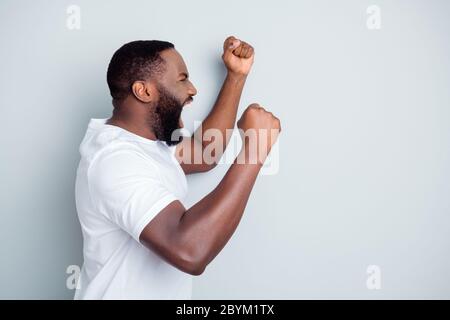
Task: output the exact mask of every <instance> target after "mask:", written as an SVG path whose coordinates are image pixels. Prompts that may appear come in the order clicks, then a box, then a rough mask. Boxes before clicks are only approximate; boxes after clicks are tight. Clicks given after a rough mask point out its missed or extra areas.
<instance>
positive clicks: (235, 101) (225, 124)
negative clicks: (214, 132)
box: [194, 72, 247, 153]
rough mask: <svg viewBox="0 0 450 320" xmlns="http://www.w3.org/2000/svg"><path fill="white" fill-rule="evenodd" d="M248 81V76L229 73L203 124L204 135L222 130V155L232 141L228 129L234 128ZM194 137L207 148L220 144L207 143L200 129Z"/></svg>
mask: <svg viewBox="0 0 450 320" xmlns="http://www.w3.org/2000/svg"><path fill="white" fill-rule="evenodd" d="M246 79H247V76H246V75H240V74H234V73H230V72H228V73H227V76H226V78H225V80H224V82H223V85H222V88H221V90H220V92H219V95H218V97H217V100H216V102H215V103H214V106H213V108H212V110H211V112H210V113H209V115H208V116H207V117H206V118H205V120H204V121H203V122H202V126H201V132H202V133H205V132H206V131H207V130H208V129H218V130H220V132H221V136H222V141H221V142H220V143H221V147H222V150H218V151H222V152H221V153H223V151H224V150H225V148H226V146H227V144H228V142H229V139H230V136H229V135H228V136H227V134H226V131H227V129H233V128H234V124H235V122H236V113H237V109H238V107H239V101H240V99H241V94H242V90H243V88H244V84H245V81H246ZM194 137H195V138H196V139H197V140H200V142H201V144H202V146H203V147H206V146H207V145H209V144H210V143H219V142H218V141H213V142H211V141H205V139H203V135H202V134H200V128H199V129H197V131H196V133H195V134H194ZM216 150H217V149H216Z"/></svg>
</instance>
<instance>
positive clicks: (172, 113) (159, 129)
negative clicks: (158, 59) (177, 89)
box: [151, 85, 183, 146]
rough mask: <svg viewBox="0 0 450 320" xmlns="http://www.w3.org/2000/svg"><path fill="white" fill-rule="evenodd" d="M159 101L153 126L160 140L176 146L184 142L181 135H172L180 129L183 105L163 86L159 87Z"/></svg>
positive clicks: (154, 114)
mask: <svg viewBox="0 0 450 320" xmlns="http://www.w3.org/2000/svg"><path fill="white" fill-rule="evenodd" d="M158 91H159V100H158V102H157V104H156V106H155V111H154V113H153V119H152V122H151V126H152V129H153V132H154V133H155V135H156V138H157V139H158V140H161V141H164V142H166V143H167V145H169V146H173V145H176V144H178V143H180V142H181V141H182V140H183V136H182V135H181V134H174V135H173V140H172V134H173V132H174V131H175V130H177V129H180V123H179V121H180V117H181V111H182V110H183V103H180V102H179V101H178V100H177V99H176V98H175V97H174V96H173V95H172V94H170V93H169V92H168V91H167V90H166V89H165V88H164V87H163V86H161V85H159V86H158Z"/></svg>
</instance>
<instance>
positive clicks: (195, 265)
mask: <svg viewBox="0 0 450 320" xmlns="http://www.w3.org/2000/svg"><path fill="white" fill-rule="evenodd" d="M179 261H180V263H179V264H178V266H177V268H178V269H179V270H181V271H183V272H185V273H188V274H190V275H192V276H199V275H201V274H203V272H204V271H205V269H206V263H204V262H203V259H200V258H198V257H196V256H194V255H190V254H184V255H182V256H181V257H180V259H179Z"/></svg>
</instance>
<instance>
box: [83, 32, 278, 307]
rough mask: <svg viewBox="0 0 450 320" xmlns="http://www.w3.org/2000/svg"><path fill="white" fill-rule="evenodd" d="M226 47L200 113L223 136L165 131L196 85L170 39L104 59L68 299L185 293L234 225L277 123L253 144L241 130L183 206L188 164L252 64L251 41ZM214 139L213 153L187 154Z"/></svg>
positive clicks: (246, 126) (253, 115)
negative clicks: (102, 115) (209, 178)
mask: <svg viewBox="0 0 450 320" xmlns="http://www.w3.org/2000/svg"><path fill="white" fill-rule="evenodd" d="M223 50H224V51H223V56H222V59H223V61H224V64H225V67H226V69H227V74H226V77H225V80H224V82H223V85H222V88H221V90H220V92H219V94H218V97H217V100H216V102H215V103H214V106H213V107H212V109H211V111H210V113H209V114H208V116H207V117H206V118H205V119H204V121H203V122H202V130H203V131H204V132H206V131H207V130H208V129H215V130H219V131H220V132H221V133H222V135H221V139H206V138H204V137H203V135H195V134H193V135H192V136H190V137H187V136H186V137H177V138H174V132H175V131H177V130H178V129H180V128H181V127H183V122H182V120H181V111H182V109H183V107H185V106H187V105H188V104H189V103H190V102H191V101H192V100H193V97H194V96H195V95H196V94H197V90H196V88H195V87H194V85H193V84H192V83H191V81H190V79H189V72H188V70H187V67H186V64H185V62H184V61H183V58H182V57H181V55H180V53H179V52H178V51H177V50H176V49H175V47H174V45H173V44H171V43H169V42H165V41H158V40H151V41H133V42H130V43H127V44H125V45H123V46H122V47H121V48H119V49H118V50H117V51H116V52H115V53H114V55H113V57H112V58H111V61H110V63H109V66H108V71H107V83H108V86H109V90H110V93H111V96H112V104H113V107H114V109H113V115H112V117H111V118H109V119H91V120H90V122H89V125H88V128H87V131H86V134H85V136H84V138H83V141H82V142H81V145H80V154H81V160H80V163H79V166H78V170H77V178H76V186H75V194H76V206H77V212H78V217H79V220H80V224H81V229H82V233H83V241H84V242H83V257H84V264H83V267H82V271H81V275H80V278H79V280H78V281H79V283H78V286H77V287H78V288H77V291H76V293H75V299H190V298H191V287H192V276H193V275H200V274H202V273H203V271H204V270H205V268H206V267H207V265H208V264H209V263H210V262H211V261H212V260H213V259H214V258H215V257H216V256H217V254H218V253H219V252H220V251H221V250H222V249H223V247H224V246H225V245H226V243H227V242H228V240H229V239H230V237H231V236H232V234H233V232H234V231H235V230H236V228H237V226H238V224H239V221H240V219H241V217H242V214H243V212H244V209H245V206H246V204H247V200H248V198H249V195H250V193H251V190H252V188H253V185H254V183H255V180H256V178H257V175H258V173H259V171H260V169H261V167H262V164H263V163H264V160H265V158H266V157H267V155H268V154H269V152H270V149H271V147H272V145H273V144H274V143H275V141H276V139H277V134H276V135H275V136H273V135H272V136H269V134H270V133H269V134H267V135H266V134H264V135H260V134H259V135H257V136H256V140H257V145H258V148H257V151H256V152H255V151H254V150H253V149H251V148H249V147H248V144H246V143H245V140H246V139H245V136H243V139H244V144H243V147H242V150H241V151H240V153H239V155H238V156H237V158H236V160H235V162H234V163H233V164H232V165H231V167H230V168H229V170H228V171H227V173H226V175H225V176H224V177H223V179H222V180H221V182H220V183H219V184H218V185H217V187H216V188H215V189H214V190H212V191H211V192H210V193H209V194H207V195H205V197H204V198H202V199H201V200H200V201H199V202H197V203H196V204H195V205H193V206H192V207H191V208H189V209H187V208H185V207H184V206H183V204H182V199H183V198H184V197H185V195H186V193H187V183H186V177H185V175H186V174H191V173H197V172H206V171H208V170H211V169H212V168H214V166H215V165H216V164H217V162H218V160H219V159H220V157H221V156H222V154H223V152H224V149H225V148H226V146H227V144H228V142H229V139H230V137H229V135H227V134H226V130H230V129H233V128H234V126H235V123H236V112H237V109H238V105H239V100H240V97H241V93H242V90H243V87H244V84H245V82H246V79H247V75H248V74H249V72H250V69H251V67H252V64H253V59H254V50H253V47H252V46H251V45H249V44H248V43H246V42H244V41H241V40H239V39H236V38H235V37H228V38H227V39H226V40H225V42H224V48H223ZM237 126H238V128H239V129H240V130H241V132H244V133H245V132H247V131H249V130H258V131H261V132H271V131H274V130H275V131H276V132H279V131H280V130H281V128H280V121H279V119H278V118H276V117H275V116H274V115H273V114H271V113H270V112H268V111H266V110H265V109H264V108H262V107H260V106H259V105H257V104H252V105H250V106H249V107H248V108H247V109H246V110H245V111H244V113H243V114H242V117H241V118H240V119H239V121H238V122H237ZM215 144H217V145H216V147H217V148H215V152H213V153H212V154H211V155H210V157H212V158H213V159H212V160H213V161H210V160H211V159H208V161H207V160H206V159H205V158H204V157H203V156H202V157H200V161H198V159H197V158H195V159H194V154H195V151H198V152H199V153H200V154H202V155H203V154H204V153H203V152H202V151H204V150H205V149H206V148H211V146H214V145H215ZM219 146H220V147H219ZM251 159H256V160H257V161H255V162H252V161H250V160H251ZM239 160H241V161H239Z"/></svg>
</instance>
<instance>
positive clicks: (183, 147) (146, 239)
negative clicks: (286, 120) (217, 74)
mask: <svg viewBox="0 0 450 320" xmlns="http://www.w3.org/2000/svg"><path fill="white" fill-rule="evenodd" d="M161 57H163V59H164V60H165V61H166V70H165V72H164V74H163V75H162V76H161V77H160V79H158V81H159V82H160V84H162V85H163V86H164V87H165V88H166V89H168V90H170V93H171V94H172V95H173V96H174V97H175V98H177V99H178V100H179V101H180V102H181V103H183V104H184V103H185V102H189V101H190V100H191V99H192V97H193V96H195V95H196V93H197V90H196V89H195V87H194V86H193V84H192V83H191V82H190V80H189V73H188V70H187V67H186V64H185V63H184V61H183V59H182V57H181V55H180V54H179V53H178V52H177V51H176V50H175V49H168V50H164V51H163V52H161ZM222 59H223V61H224V64H225V66H226V68H227V75H226V77H225V80H224V83H223V85H222V88H221V90H220V92H219V95H218V97H217V100H216V102H215V104H214V106H213V107H212V110H211V112H210V113H209V115H208V116H207V117H206V118H205V120H204V121H203V123H202V127H203V132H205V131H206V130H207V129H209V128H215V129H218V130H220V131H221V132H222V133H223V134H222V137H223V141H221V144H220V145H221V146H222V147H223V148H222V149H221V150H219V152H217V153H216V154H214V157H215V158H216V160H217V161H218V160H219V159H220V157H221V156H222V154H223V151H224V149H225V148H226V145H227V144H228V142H229V139H230V137H229V136H228V137H227V135H226V134H225V130H226V129H232V128H233V127H234V124H235V121H236V112H237V108H238V105H239V100H240V97H241V93H242V90H243V87H244V84H245V81H246V79H247V75H248V73H249V72H250V69H251V66H252V64H253V60H254V49H253V47H252V46H250V45H249V44H247V43H246V42H244V41H240V40H238V39H236V38H235V37H228V38H227V39H226V40H225V42H224V52H223V55H222ZM132 93H133V94H132V95H130V96H128V97H127V98H126V99H124V100H123V101H121V102H120V105H119V104H117V105H115V107H116V108H115V111H114V114H113V117H111V118H110V119H109V120H108V121H107V123H108V124H112V125H117V126H120V127H122V128H124V129H126V130H129V131H131V132H133V133H135V134H138V135H140V136H142V137H145V138H148V139H152V140H155V139H156V137H155V134H154V132H152V130H151V127H150V126H149V124H148V122H146V121H145V119H148V113H149V112H152V106H154V104H155V103H156V102H157V101H158V98H159V97H158V90H157V84H156V83H155V80H151V81H136V82H134V83H133V85H132ZM113 103H114V102H113ZM116 103H117V102H116ZM237 126H238V128H239V129H242V130H243V131H246V130H248V129H266V130H268V131H269V132H270V130H271V129H274V130H275V131H276V132H279V131H280V130H281V127H280V121H279V119H278V118H276V117H275V116H274V115H273V114H272V113H270V112H267V111H266V110H265V109H264V108H262V107H261V106H259V105H258V104H252V105H250V106H249V107H248V108H247V109H246V110H245V111H244V113H243V115H242V117H241V119H239V121H238V122H237ZM277 136H278V134H276V135H275V136H274V137H272V139H271V138H268V139H267V138H266V139H264V140H262V141H263V142H262V143H263V144H264V148H262V149H258V150H257V151H258V152H256V153H255V152H254V150H253V149H252V150H250V148H249V147H248V144H246V143H244V144H243V148H242V150H241V152H240V153H239V155H238V157H237V158H236V160H235V162H234V163H233V164H232V165H231V167H230V169H229V170H228V172H227V173H226V174H225V176H224V178H223V179H222V181H221V182H220V183H219V184H218V185H217V187H216V188H215V189H214V190H212V191H211V192H210V193H209V194H207V195H206V196H205V197H204V198H203V199H201V200H200V201H199V202H198V203H196V204H195V205H193V206H192V207H191V208H189V209H188V210H187V209H186V208H184V206H183V205H182V203H181V202H179V201H174V202H172V203H170V204H169V205H168V206H167V207H166V208H164V209H163V210H162V211H161V212H160V213H159V214H158V215H156V217H155V218H154V219H153V220H152V221H151V222H150V223H149V224H148V225H147V226H146V227H145V228H144V230H143V231H142V233H141V235H140V241H141V243H142V244H144V245H145V246H146V247H148V248H149V249H151V250H153V251H154V252H155V253H157V254H158V255H159V256H160V257H161V258H163V259H164V260H165V261H167V262H168V263H170V264H171V265H173V266H174V267H176V268H178V269H180V270H181V271H183V272H186V273H189V274H192V275H200V274H202V273H203V271H204V270H205V268H206V266H207V265H208V264H209V263H210V262H211V261H212V260H213V259H214V258H215V257H216V256H217V254H218V253H219V252H220V251H221V250H222V249H223V247H224V246H225V245H226V243H227V242H228V240H229V239H230V238H231V236H232V234H233V233H234V231H235V230H236V228H237V226H238V224H239V222H240V220H241V217H242V214H243V212H244V209H245V206H246V204H247V201H248V198H249V195H250V193H251V190H252V188H253V185H254V183H255V181H256V178H257V176H258V173H259V171H260V169H261V167H262V165H263V163H264V160H265V158H266V157H267V155H268V154H269V152H270V148H271V147H272V145H273V144H274V143H275V141H276V138H277ZM257 139H262V137H261V136H258V137H257ZM211 143H212V144H214V143H217V141H206V140H204V139H203V137H202V136H201V135H196V134H195V133H194V135H193V136H192V137H185V138H184V139H183V141H182V142H181V143H179V144H178V145H177V147H176V157H177V159H178V161H179V162H180V165H181V167H182V168H183V170H184V172H185V173H186V174H190V173H195V172H205V171H208V170H210V169H212V168H213V167H214V166H215V164H208V163H205V162H204V161H202V162H201V163H199V164H192V163H193V158H192V161H190V163H191V164H189V163H184V162H183V157H182V156H181V155H183V153H184V152H191V153H193V152H192V151H193V150H194V149H196V150H198V151H200V152H201V151H202V150H204V148H206V147H207V146H208V145H210V144H211ZM258 145H259V144H258ZM261 150H263V151H262V152H261ZM250 159H257V161H256V163H255V162H250V161H249V160H250ZM238 160H240V161H238ZM243 160H245V161H243ZM243 162H244V163H243Z"/></svg>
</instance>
